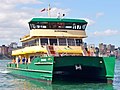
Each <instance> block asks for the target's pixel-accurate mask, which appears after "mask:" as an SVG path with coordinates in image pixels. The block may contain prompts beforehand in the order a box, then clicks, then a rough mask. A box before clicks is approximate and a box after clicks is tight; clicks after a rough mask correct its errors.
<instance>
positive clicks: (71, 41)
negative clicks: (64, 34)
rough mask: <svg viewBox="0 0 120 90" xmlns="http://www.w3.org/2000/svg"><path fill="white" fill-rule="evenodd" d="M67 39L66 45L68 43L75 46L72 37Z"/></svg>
mask: <svg viewBox="0 0 120 90" xmlns="http://www.w3.org/2000/svg"><path fill="white" fill-rule="evenodd" d="M67 41H68V45H69V46H75V41H74V39H67Z"/></svg>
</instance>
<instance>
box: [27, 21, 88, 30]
mask: <svg viewBox="0 0 120 90" xmlns="http://www.w3.org/2000/svg"><path fill="white" fill-rule="evenodd" d="M86 25H87V24H81V23H59V22H39V23H30V24H29V26H30V29H73V30H85V28H86Z"/></svg>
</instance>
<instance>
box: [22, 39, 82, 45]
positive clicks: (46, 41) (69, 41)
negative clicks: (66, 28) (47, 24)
mask: <svg viewBox="0 0 120 90" xmlns="http://www.w3.org/2000/svg"><path fill="white" fill-rule="evenodd" d="M39 41H40V44H41V45H46V44H47V45H60V46H67V45H69V46H80V45H81V44H82V39H67V38H58V39H51V38H41V39H40V40H39V39H35V40H32V41H29V42H24V43H22V46H23V47H25V46H38V45H39Z"/></svg>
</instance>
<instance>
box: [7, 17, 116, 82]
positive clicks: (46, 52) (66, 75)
mask: <svg viewBox="0 0 120 90" xmlns="http://www.w3.org/2000/svg"><path fill="white" fill-rule="evenodd" d="M86 26H87V22H86V21H85V20H82V19H68V18H33V19H32V20H31V21H30V22H29V28H30V34H28V35H25V36H23V37H22V38H20V41H21V42H22V48H21V49H17V50H13V51H12V56H13V57H14V58H13V61H12V62H10V63H8V64H7V68H8V70H10V74H13V75H17V76H19V77H25V78H31V79H35V80H41V81H47V82H50V83H53V82H55V81H56V80H62V81H72V80H73V81H77V82H78V81H80V82H82V81H83V82H84V81H87V82H91V81H95V82H96V81H97V82H104V83H112V82H113V79H114V67H115V57H109V56H102V57H101V56H98V55H95V53H94V52H95V48H87V47H85V46H84V44H83V38H86V37H87V36H86V32H85V29H86Z"/></svg>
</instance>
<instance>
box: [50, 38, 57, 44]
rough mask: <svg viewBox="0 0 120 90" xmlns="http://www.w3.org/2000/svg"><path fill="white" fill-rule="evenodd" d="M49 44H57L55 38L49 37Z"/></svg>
mask: <svg viewBox="0 0 120 90" xmlns="http://www.w3.org/2000/svg"><path fill="white" fill-rule="evenodd" d="M49 41H50V45H57V39H49Z"/></svg>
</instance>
